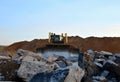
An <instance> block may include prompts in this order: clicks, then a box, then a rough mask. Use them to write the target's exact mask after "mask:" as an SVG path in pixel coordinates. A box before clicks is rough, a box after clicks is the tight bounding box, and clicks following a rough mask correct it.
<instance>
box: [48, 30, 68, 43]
mask: <svg viewBox="0 0 120 82" xmlns="http://www.w3.org/2000/svg"><path fill="white" fill-rule="evenodd" d="M48 42H49V43H50V44H68V36H67V33H65V34H63V33H61V35H58V34H55V33H51V32H49V35H48Z"/></svg>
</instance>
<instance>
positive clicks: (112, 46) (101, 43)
mask: <svg viewBox="0 0 120 82" xmlns="http://www.w3.org/2000/svg"><path fill="white" fill-rule="evenodd" d="M47 43H48V41H47V39H35V40H32V41H30V42H28V41H22V42H17V43H14V44H12V45H10V46H7V47H5V49H4V51H5V52H7V53H9V54H11V55H13V54H15V53H16V51H17V50H18V49H19V48H22V49H26V50H30V51H34V52H35V50H36V49H37V48H39V47H44V46H45V45H46V44H47ZM119 43H120V37H102V38H98V37H88V38H81V37H79V36H75V37H74V36H71V37H69V44H71V45H74V46H75V47H77V48H79V50H80V51H81V52H84V51H86V50H88V49H92V50H96V51H102V50H104V51H109V52H112V53H120V44H119Z"/></svg>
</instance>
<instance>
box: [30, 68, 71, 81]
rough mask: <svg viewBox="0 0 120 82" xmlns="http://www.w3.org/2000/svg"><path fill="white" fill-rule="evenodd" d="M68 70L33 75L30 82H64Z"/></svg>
mask: <svg viewBox="0 0 120 82" xmlns="http://www.w3.org/2000/svg"><path fill="white" fill-rule="evenodd" d="M68 71H69V69H58V70H54V71H51V72H42V73H38V74H36V75H34V76H33V77H32V79H31V80H30V82H64V79H65V78H66V76H67V74H68Z"/></svg>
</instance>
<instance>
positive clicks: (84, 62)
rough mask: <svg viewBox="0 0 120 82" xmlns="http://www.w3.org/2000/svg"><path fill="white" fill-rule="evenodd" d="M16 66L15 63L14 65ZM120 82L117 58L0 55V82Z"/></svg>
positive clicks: (94, 54) (96, 54)
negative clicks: (12, 56) (20, 81)
mask: <svg viewBox="0 0 120 82" xmlns="http://www.w3.org/2000/svg"><path fill="white" fill-rule="evenodd" d="M15 62H17V63H15ZM6 80H7V81H18V80H24V81H27V82H28V81H29V82H120V54H112V53H110V52H106V51H100V52H98V51H93V50H87V51H86V52H84V53H80V54H79V56H75V57H74V56H72V57H70V58H67V59H66V58H65V57H64V56H55V55H52V56H49V57H47V58H45V57H44V56H42V55H41V54H37V53H33V52H31V51H27V50H23V49H19V50H18V51H17V55H16V57H14V58H12V59H11V57H9V56H7V55H6V56H5V55H0V81H6Z"/></svg>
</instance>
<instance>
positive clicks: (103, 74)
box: [101, 70, 109, 77]
mask: <svg viewBox="0 0 120 82" xmlns="http://www.w3.org/2000/svg"><path fill="white" fill-rule="evenodd" d="M108 74H109V71H107V70H104V71H103V72H102V73H101V76H104V77H107V76H108Z"/></svg>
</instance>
